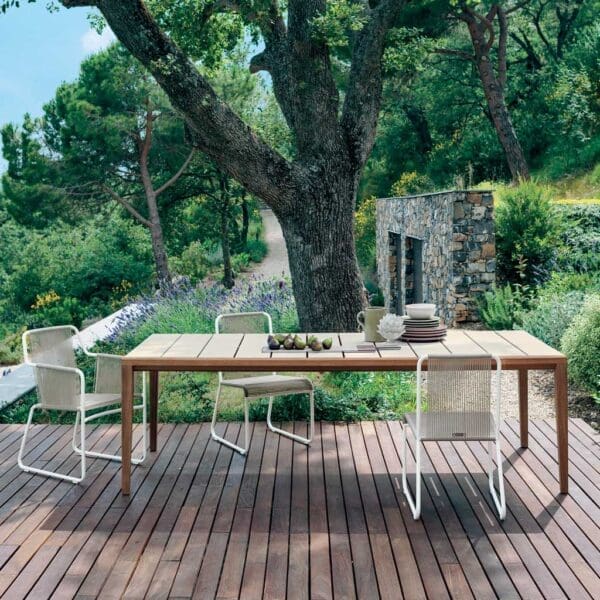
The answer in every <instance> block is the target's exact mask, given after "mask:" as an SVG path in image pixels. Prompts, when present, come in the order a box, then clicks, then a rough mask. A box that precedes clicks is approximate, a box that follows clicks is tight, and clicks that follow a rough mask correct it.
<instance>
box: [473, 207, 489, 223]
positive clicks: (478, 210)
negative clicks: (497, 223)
mask: <svg viewBox="0 0 600 600" xmlns="http://www.w3.org/2000/svg"><path fill="white" fill-rule="evenodd" d="M485 213H486V208H485V206H474V207H473V213H472V217H473V219H475V220H476V221H479V220H480V219H483V217H485Z"/></svg>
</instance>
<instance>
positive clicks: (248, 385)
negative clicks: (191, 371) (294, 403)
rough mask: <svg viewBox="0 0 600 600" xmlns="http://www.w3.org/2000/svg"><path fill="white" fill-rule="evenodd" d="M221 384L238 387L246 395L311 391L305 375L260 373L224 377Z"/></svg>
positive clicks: (311, 387) (308, 380) (309, 382)
mask: <svg viewBox="0 0 600 600" xmlns="http://www.w3.org/2000/svg"><path fill="white" fill-rule="evenodd" d="M221 385H226V386H229V387H234V388H239V389H241V390H243V391H244V394H245V395H246V396H276V395H277V396H278V395H281V394H301V393H303V392H306V393H308V392H311V391H312V389H313V385H312V382H311V381H310V379H307V378H306V377H292V376H288V375H261V376H258V377H241V378H239V379H224V380H223V381H222V382H221Z"/></svg>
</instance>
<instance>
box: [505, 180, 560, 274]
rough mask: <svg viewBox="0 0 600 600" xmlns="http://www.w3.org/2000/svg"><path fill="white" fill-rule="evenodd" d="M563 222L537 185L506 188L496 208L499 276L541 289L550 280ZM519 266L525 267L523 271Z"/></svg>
mask: <svg viewBox="0 0 600 600" xmlns="http://www.w3.org/2000/svg"><path fill="white" fill-rule="evenodd" d="M561 230H562V220H561V218H560V215H559V213H558V212H557V210H556V208H555V207H554V206H553V204H552V202H551V199H550V196H549V194H548V192H547V191H546V190H545V189H544V188H542V187H540V186H538V185H537V184H535V183H533V182H527V183H522V184H521V185H519V186H518V187H515V188H506V189H505V190H503V191H502V192H501V194H500V202H499V203H498V206H497V208H496V251H497V260H498V274H499V275H500V277H501V278H502V279H503V280H504V281H506V282H509V283H525V284H533V285H538V284H540V283H542V282H544V281H545V280H546V279H548V277H549V276H550V271H551V268H552V266H553V264H554V262H555V259H556V256H557V249H558V246H559V241H560V232H561ZM519 263H521V264H523V265H524V269H523V270H522V271H520V270H519Z"/></svg>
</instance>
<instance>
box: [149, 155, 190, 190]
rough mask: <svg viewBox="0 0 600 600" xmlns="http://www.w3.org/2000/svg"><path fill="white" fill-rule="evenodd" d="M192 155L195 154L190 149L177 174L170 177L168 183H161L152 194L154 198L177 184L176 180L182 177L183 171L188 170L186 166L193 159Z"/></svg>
mask: <svg viewBox="0 0 600 600" xmlns="http://www.w3.org/2000/svg"><path fill="white" fill-rule="evenodd" d="M194 153H195V150H193V149H192V151H191V152H190V153H189V154H188V156H187V158H186V159H185V161H184V162H183V164H182V165H181V167H179V170H178V171H177V173H175V175H173V177H171V178H170V179H169V180H168V181H165V183H163V184H162V185H161V186H160V187H159V188H158V189H157V190H156V191H155V192H154V194H155V195H156V196H158V195H159V194H162V192H164V191H165V190H167V189H168V188H170V187H171V186H172V185H173V184H174V183H177V180H178V179H179V178H180V177H181V176H182V175H183V173H184V171H185V170H186V169H187V168H188V165H189V164H190V162H191V161H192V158H193V157H194Z"/></svg>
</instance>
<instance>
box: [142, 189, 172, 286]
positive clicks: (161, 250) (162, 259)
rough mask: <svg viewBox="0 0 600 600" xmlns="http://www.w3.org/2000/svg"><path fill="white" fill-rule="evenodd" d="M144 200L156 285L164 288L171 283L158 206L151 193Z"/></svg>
mask: <svg viewBox="0 0 600 600" xmlns="http://www.w3.org/2000/svg"><path fill="white" fill-rule="evenodd" d="M146 202H147V204H148V213H149V215H150V219H149V222H150V224H149V229H150V236H151V238H152V254H153V255H154V265H155V268H156V277H157V279H158V287H159V288H161V289H164V288H166V287H169V286H170V285H171V280H172V278H171V272H170V271H169V259H168V258H167V251H166V248H165V241H164V237H163V230H162V225H161V222H160V215H159V214H158V206H157V203H156V196H155V195H154V194H153V193H150V194H147V196H146Z"/></svg>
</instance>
